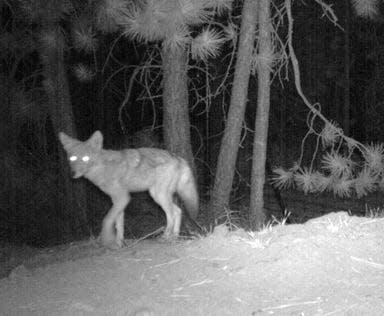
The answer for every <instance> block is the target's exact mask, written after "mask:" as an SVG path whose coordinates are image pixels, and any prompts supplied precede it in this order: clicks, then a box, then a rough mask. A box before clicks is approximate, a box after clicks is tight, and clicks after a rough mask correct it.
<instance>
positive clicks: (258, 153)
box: [249, 0, 273, 229]
mask: <svg viewBox="0 0 384 316" xmlns="http://www.w3.org/2000/svg"><path fill="white" fill-rule="evenodd" d="M258 3H259V52H258V53H259V54H258V56H259V58H258V60H259V62H258V69H257V73H258V97H257V111H256V112H257V113H256V119H255V136H254V140H253V163H252V175H251V198H250V212H249V215H250V224H251V227H252V228H253V229H258V228H261V227H262V225H263V223H264V221H265V214H264V194H263V189H264V183H265V163H266V159H267V141H268V121H269V108H270V89H271V86H270V75H271V61H272V58H273V47H272V42H271V33H272V25H271V10H270V6H271V0H260V1H258Z"/></svg>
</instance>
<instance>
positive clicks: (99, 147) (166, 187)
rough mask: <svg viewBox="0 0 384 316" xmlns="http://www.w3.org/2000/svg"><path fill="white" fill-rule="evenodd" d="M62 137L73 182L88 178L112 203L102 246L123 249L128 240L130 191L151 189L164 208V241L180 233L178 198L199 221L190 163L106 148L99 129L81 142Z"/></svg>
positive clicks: (162, 154)
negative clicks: (126, 237)
mask: <svg viewBox="0 0 384 316" xmlns="http://www.w3.org/2000/svg"><path fill="white" fill-rule="evenodd" d="M59 139H60V141H61V143H62V145H63V147H64V149H65V151H66V152H67V155H68V159H69V162H70V166H71V171H72V176H73V178H80V177H82V176H84V177H85V178H87V179H88V180H89V181H91V182H92V183H93V184H95V185H96V186H97V187H99V188H100V189H101V190H102V191H103V192H104V193H106V194H107V195H109V197H110V198H111V200H112V208H111V209H110V210H109V212H108V213H107V215H106V216H105V217H104V219H103V223H102V229H101V234H100V238H101V242H102V243H103V245H105V246H106V247H109V248H120V247H121V246H122V244H123V240H124V209H125V207H126V206H127V205H128V203H129V201H130V199H131V197H130V193H131V192H142V191H149V194H150V195H151V196H152V198H153V199H154V201H155V202H156V203H157V204H159V205H160V206H161V208H162V209H163V210H164V212H165V215H166V219H167V225H166V228H165V231H164V237H165V238H171V237H176V236H178V235H179V232H180V224H181V214H182V211H181V209H180V208H179V207H178V206H177V205H176V204H175V203H174V200H173V198H174V194H175V193H177V195H178V196H179V197H180V198H181V199H182V201H183V203H184V206H185V207H186V209H187V212H188V214H187V215H189V217H190V218H192V219H193V220H194V219H195V218H196V217H197V213H198V210H199V205H198V204H199V201H198V200H199V199H198V193H197V189H196V184H195V180H194V177H193V174H192V171H191V169H190V167H189V166H188V164H187V162H186V161H185V160H184V159H182V158H180V157H177V156H175V155H173V154H171V153H169V152H167V151H165V150H162V149H156V148H138V149H125V150H120V151H115V150H106V149H103V135H102V134H101V132H100V131H96V132H94V133H93V135H92V136H91V137H90V138H89V139H88V140H86V141H84V142H82V141H79V140H77V139H74V138H72V137H69V136H68V135H66V134H64V133H59Z"/></svg>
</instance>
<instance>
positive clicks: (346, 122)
mask: <svg viewBox="0 0 384 316" xmlns="http://www.w3.org/2000/svg"><path fill="white" fill-rule="evenodd" d="M344 3H345V17H344V19H345V23H344V25H345V26H344V75H345V78H344V103H343V130H344V134H345V135H347V136H350V124H351V119H350V102H351V100H350V90H351V79H350V67H351V65H350V64H351V58H350V53H351V52H350V43H349V36H350V23H351V10H350V2H349V0H344Z"/></svg>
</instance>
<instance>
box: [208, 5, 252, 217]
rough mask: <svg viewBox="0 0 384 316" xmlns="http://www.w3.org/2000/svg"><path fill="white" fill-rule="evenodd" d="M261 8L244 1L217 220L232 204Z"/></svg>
mask: <svg viewBox="0 0 384 316" xmlns="http://www.w3.org/2000/svg"><path fill="white" fill-rule="evenodd" d="M257 8H258V1H254V0H245V1H244V5H243V10H242V22H241V29H240V38H239V50H238V56H237V60H236V66H235V74H234V82H233V86H232V94H231V103H230V107H229V112H228V119H227V122H226V127H225V131H224V136H223V140H222V143H221V148H220V154H219V158H218V163H217V170H216V176H215V184H214V187H213V192H212V197H211V201H210V209H211V210H212V212H213V214H214V216H215V218H216V219H218V218H219V217H220V216H221V215H222V214H223V213H224V207H226V206H228V205H229V199H230V193H231V189H232V183H233V176H234V173H235V166H236V157H237V152H238V147H239V141H240V135H241V127H242V121H243V118H244V111H245V106H246V102H247V95H248V83H249V75H250V71H251V60H252V52H253V47H254V40H255V28H256V21H257Z"/></svg>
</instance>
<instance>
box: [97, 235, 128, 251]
mask: <svg viewBox="0 0 384 316" xmlns="http://www.w3.org/2000/svg"><path fill="white" fill-rule="evenodd" d="M100 241H101V244H102V245H103V246H104V247H105V248H109V249H113V250H116V249H120V248H121V247H123V243H124V242H123V240H118V239H116V238H115V237H114V236H110V235H105V234H101V235H100Z"/></svg>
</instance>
